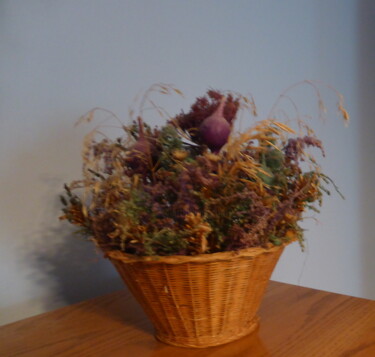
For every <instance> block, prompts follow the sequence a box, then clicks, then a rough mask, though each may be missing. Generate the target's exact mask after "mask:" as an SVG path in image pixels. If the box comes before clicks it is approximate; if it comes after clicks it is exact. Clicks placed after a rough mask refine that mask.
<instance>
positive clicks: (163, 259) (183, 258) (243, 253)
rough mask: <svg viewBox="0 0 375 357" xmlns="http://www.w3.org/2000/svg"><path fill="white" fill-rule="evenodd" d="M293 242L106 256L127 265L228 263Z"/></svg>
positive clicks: (113, 251)
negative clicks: (222, 249)
mask: <svg viewBox="0 0 375 357" xmlns="http://www.w3.org/2000/svg"><path fill="white" fill-rule="evenodd" d="M292 242H294V240H293V241H290V242H285V243H283V244H281V245H278V246H275V245H270V246H269V247H267V248H263V247H251V248H245V249H240V250H232V251H227V252H217V253H208V254H198V255H167V256H161V255H153V256H136V255H134V254H129V253H124V252H122V251H119V250H105V251H104V255H105V257H106V258H109V259H114V260H119V261H122V262H126V263H139V262H142V263H150V264H183V263H203V262H214V261H226V260H232V259H234V258H240V257H241V258H247V259H252V258H254V257H256V256H258V255H261V254H269V253H273V252H276V251H278V250H280V249H283V248H285V246H287V245H289V244H291V243H292Z"/></svg>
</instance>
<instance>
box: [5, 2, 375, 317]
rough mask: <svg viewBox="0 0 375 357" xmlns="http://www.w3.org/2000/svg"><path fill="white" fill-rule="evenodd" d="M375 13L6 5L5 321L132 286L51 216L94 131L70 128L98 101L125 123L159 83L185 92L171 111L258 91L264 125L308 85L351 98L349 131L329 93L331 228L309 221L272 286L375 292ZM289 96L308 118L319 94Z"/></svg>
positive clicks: (286, 5)
mask: <svg viewBox="0 0 375 357" xmlns="http://www.w3.org/2000/svg"><path fill="white" fill-rule="evenodd" d="M373 10H374V6H373V3H371V1H354V0H353V1H350V0H345V1H344V0H341V1H340V0H337V1H325V0H316V1H310V0H294V1H291V0H289V1H277V0H274V1H260V0H259V1H240V0H237V1H229V0H228V1H197V0H196V1H182V0H159V1H151V0H150V1H145V0H138V1H136V0H133V1H120V0H119V1H114V0H109V1H100V0H78V1H73V0H64V1H59V2H56V1H37V0H28V1H27V0H24V1H21V0H19V1H17V0H16V1H10V0H8V1H6V0H3V1H2V2H0V49H1V56H0V125H1V127H0V182H1V185H0V197H1V200H0V220H1V221H0V222H1V230H0V244H1V249H0V323H7V322H10V321H14V320H17V319H20V318H24V317H27V316H30V315H33V314H36V313H40V312H43V311H46V310H49V309H53V308H56V307H59V306H63V305H65V304H70V303H73V302H76V301H79V300H82V299H86V298H89V297H92V296H95V295H100V294H103V293H105V292H110V291H113V290H116V289H119V288H121V287H122V283H121V281H120V280H119V278H118V277H117V274H116V273H115V272H114V270H113V269H112V267H111V266H110V265H109V263H108V262H107V261H104V260H103V259H102V258H101V257H100V254H99V255H98V254H96V253H95V252H94V250H93V248H92V246H90V245H89V243H86V242H84V241H81V240H80V239H78V238H76V237H73V236H72V234H71V232H72V230H71V228H70V227H68V225H66V224H63V223H61V222H59V221H58V220H57V217H58V216H59V214H60V212H59V209H60V206H59V201H58V194H59V193H60V192H61V188H62V185H63V183H64V182H68V181H70V180H72V179H75V178H78V177H79V175H80V146H81V141H82V138H83V135H84V133H85V132H86V130H87V129H88V128H86V127H84V126H82V127H78V128H74V122H75V121H76V119H77V118H78V117H79V116H80V115H81V114H83V113H85V112H86V111H87V110H89V109H91V108H93V107H96V106H100V107H104V108H107V109H110V110H112V111H114V112H115V113H116V114H117V115H118V116H119V117H120V118H121V119H122V120H123V121H124V122H126V120H127V112H128V109H129V106H130V105H131V104H132V102H133V98H134V96H135V95H136V94H137V93H138V92H139V91H140V90H142V89H145V88H147V87H148V86H149V85H151V84H152V83H155V82H166V83H174V84H175V85H176V86H177V87H178V88H180V89H181V90H183V91H184V93H185V94H186V100H184V101H181V100H177V99H175V100H174V101H173V102H171V101H169V102H168V103H167V105H168V108H167V109H169V110H170V112H172V113H173V112H176V111H178V110H179V108H180V107H181V106H183V107H184V108H187V107H188V105H189V104H190V103H191V102H192V101H193V99H194V98H195V97H196V96H198V95H201V94H203V93H204V92H205V90H206V89H207V88H208V87H213V88H219V89H231V90H236V91H240V92H243V93H248V92H251V93H252V94H253V95H254V97H255V100H256V102H257V104H258V108H259V112H260V114H261V115H266V113H267V112H268V110H269V109H270V107H271V105H272V104H273V102H274V101H275V100H276V98H277V96H278V95H279V94H280V92H281V91H282V90H283V89H284V88H286V87H287V86H289V85H290V84H293V83H295V82H297V81H300V80H302V79H321V80H324V81H325V82H328V83H330V84H331V85H333V86H334V87H336V88H338V89H339V90H340V91H341V92H343V94H344V96H345V97H346V101H347V107H348V109H349V111H350V113H351V116H352V118H353V120H352V123H351V126H350V128H348V129H343V127H342V125H341V123H340V122H339V120H338V118H337V117H336V112H335V109H334V104H335V98H334V97H333V96H332V95H331V94H329V92H325V91H324V93H325V94H326V95H327V97H326V98H327V102H328V104H329V107H330V109H331V111H330V113H329V115H328V116H329V117H332V118H331V119H329V120H328V121H327V123H326V124H325V126H324V127H323V126H322V125H321V124H319V123H318V122H316V128H317V131H318V133H320V134H321V137H322V139H323V140H324V142H325V144H326V149H327V159H326V161H325V163H324V168H325V169H326V172H327V174H328V175H329V176H331V177H332V178H334V179H335V181H336V183H337V184H338V185H339V186H340V188H341V190H342V191H343V192H344V193H345V195H346V197H347V199H346V201H342V200H340V198H339V197H338V196H335V195H334V196H333V197H331V198H329V199H326V202H325V203H326V204H325V206H324V208H323V210H322V214H321V215H320V216H319V220H320V222H321V223H320V224H319V225H317V226H316V225H314V224H312V223H308V224H307V226H308V227H309V231H308V232H307V233H306V238H307V241H308V249H307V253H301V252H300V250H299V247H298V246H297V245H296V246H291V247H289V248H288V249H287V251H286V252H285V254H284V256H283V257H282V259H281V261H280V264H279V266H278V268H277V269H276V271H275V273H274V276H273V278H274V279H276V280H280V281H285V282H289V283H293V284H300V285H303V286H310V287H314V288H319V289H325V290H329V291H335V292H339V293H345V294H350V295H355V296H362V297H367V298H375V284H374V281H373V278H372V274H373V273H374V268H375V267H374V260H373V259H372V255H373V254H374V240H371V239H372V238H373V237H372V235H373V233H372V232H373V228H374V223H373V221H374V220H373V219H372V218H373V217H374V205H373V204H372V202H373V201H374V200H373V199H374V191H373V189H372V185H371V183H372V178H373V177H374V171H375V164H374V159H373V156H372V154H371V149H374V144H373V141H372V137H373V135H372V133H373V132H374V131H373V130H372V131H371V129H374V124H373V123H374V121H371V120H370V119H371V118H373V116H374V109H373V107H371V101H372V98H373V97H374V83H375V81H374V64H373V63H374V61H373V60H370V59H369V58H368V56H369V55H370V56H372V58H374V43H373V42H372V41H373V40H372V38H373V35H374V33H375V31H374V25H373V22H372V21H371V18H372V17H371V16H370V15H369V13H371V11H373ZM294 95H296V97H297V98H298V97H299V98H300V101H299V105H300V107H301V109H303V108H306V110H307V111H308V112H309V111H310V110H311V109H312V110H313V111H314V108H315V106H314V105H315V101H314V100H315V99H314V97H313V95H312V92H311V91H309V90H308V89H307V88H306V89H304V90H303V92H301V91H296V93H294ZM150 120H151V121H154V122H156V121H157V120H156V119H155V118H150Z"/></svg>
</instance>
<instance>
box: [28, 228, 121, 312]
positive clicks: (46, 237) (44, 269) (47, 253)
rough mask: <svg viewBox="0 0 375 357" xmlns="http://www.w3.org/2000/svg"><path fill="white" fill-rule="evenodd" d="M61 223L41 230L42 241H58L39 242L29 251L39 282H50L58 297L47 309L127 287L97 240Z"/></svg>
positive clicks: (49, 284)
mask: <svg viewBox="0 0 375 357" xmlns="http://www.w3.org/2000/svg"><path fill="white" fill-rule="evenodd" d="M61 226H64V224H61ZM61 226H60V227H58V226H51V227H49V228H47V229H46V230H45V231H44V232H43V233H41V235H42V239H41V241H42V242H50V241H55V244H53V245H44V244H43V245H42V244H41V243H39V244H38V245H33V248H32V249H30V250H29V252H28V255H29V258H30V260H31V262H32V263H31V264H32V269H33V270H34V271H36V272H37V276H38V277H39V278H35V277H33V279H34V281H35V283H36V284H38V285H39V284H40V285H44V284H46V285H47V286H50V287H52V290H53V291H52V296H53V297H54V298H53V300H46V301H45V308H46V309H47V310H50V309H53V308H55V307H56V304H59V305H60V304H61V303H64V304H73V303H76V302H79V301H82V300H85V299H88V298H92V297H95V296H99V295H102V294H106V293H110V292H113V291H115V290H120V289H123V288H124V284H123V282H122V280H121V279H120V278H119V277H118V275H117V272H116V271H115V270H114V268H113V266H112V265H111V263H110V262H109V261H107V260H105V259H104V258H103V257H102V253H101V252H99V251H96V250H95V247H94V245H93V243H92V242H87V241H85V240H84V239H82V238H81V237H76V236H75V234H74V233H73V232H72V231H71V229H67V228H66V227H63V228H62V227H61Z"/></svg>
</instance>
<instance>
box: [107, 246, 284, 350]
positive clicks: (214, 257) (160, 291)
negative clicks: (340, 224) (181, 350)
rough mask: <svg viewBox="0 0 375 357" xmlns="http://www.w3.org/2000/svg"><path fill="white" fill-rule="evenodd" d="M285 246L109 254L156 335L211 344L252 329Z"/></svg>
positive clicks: (190, 344)
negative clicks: (155, 254)
mask: <svg viewBox="0 0 375 357" xmlns="http://www.w3.org/2000/svg"><path fill="white" fill-rule="evenodd" d="M283 249H284V246H279V247H272V248H270V249H264V248H260V247H256V248H248V249H243V250H241V251H238V252H223V253H214V254H201V255H197V256H166V257H135V256H133V255H130V254H125V253H122V252H120V251H109V252H106V256H107V257H108V258H109V259H110V260H111V261H112V263H113V264H114V265H115V267H116V268H117V270H118V272H119V273H120V275H121V277H122V278H123V280H124V281H125V283H126V284H127V286H128V287H129V290H130V291H131V292H132V293H133V294H134V296H135V297H136V299H137V300H138V302H139V303H140V304H141V306H142V307H143V308H144V310H145V312H146V314H147V315H148V317H149V318H150V320H151V322H152V323H153V325H154V327H155V335H156V338H157V339H159V340H160V341H162V342H165V343H168V344H171V345H176V346H184V347H209V346H216V345H221V344H224V343H228V342H231V341H234V340H237V339H239V338H241V337H243V336H245V335H247V334H249V333H251V332H252V331H254V330H255V329H256V328H257V326H258V324H259V319H258V317H257V316H256V313H257V310H258V308H259V305H260V303H261V299H262V297H263V294H264V291H265V289H266V286H267V283H268V281H269V278H270V276H271V274H272V271H273V269H274V267H275V265H276V263H277V261H278V259H279V257H280V255H281V253H282V251H283Z"/></svg>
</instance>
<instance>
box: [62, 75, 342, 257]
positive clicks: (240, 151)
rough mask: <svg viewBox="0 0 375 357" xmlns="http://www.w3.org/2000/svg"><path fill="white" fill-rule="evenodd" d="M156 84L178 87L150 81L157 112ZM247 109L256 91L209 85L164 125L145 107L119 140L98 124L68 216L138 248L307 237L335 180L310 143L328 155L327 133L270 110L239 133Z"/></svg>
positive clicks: (70, 190)
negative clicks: (149, 117)
mask: <svg viewBox="0 0 375 357" xmlns="http://www.w3.org/2000/svg"><path fill="white" fill-rule="evenodd" d="M304 83H307V84H309V85H311V86H312V87H313V88H314V89H316V84H315V83H314V82H309V81H305V82H304ZM154 92H159V93H165V94H170V93H177V94H181V92H180V91H179V90H177V89H176V88H174V87H173V86H169V85H155V86H153V87H151V89H150V90H149V91H148V92H147V94H146V95H145V97H144V99H143V105H144V104H145V103H148V104H152V105H153V106H154V107H155V109H157V110H158V111H159V112H161V109H160V108H159V107H157V106H156V105H155V104H154V103H153V101H151V99H149V95H150V93H154ZM317 93H318V99H319V104H320V105H322V101H321V99H320V95H319V92H317ZM338 98H339V104H338V109H339V111H340V112H341V114H342V115H343V117H344V119H345V120H348V119H349V117H348V114H347V112H346V110H345V109H344V108H343V105H342V97H341V95H340V94H338ZM243 109H245V111H244V112H246V113H250V114H253V115H256V108H255V105H254V101H253V99H252V98H251V97H250V98H249V97H245V96H243V95H240V94H237V93H233V92H222V91H219V90H209V91H208V92H207V93H206V95H205V96H202V97H199V98H197V99H196V101H195V103H194V104H193V105H192V106H191V108H190V110H189V111H188V112H186V113H185V112H181V113H180V114H178V115H176V116H174V117H170V118H168V120H167V122H166V124H165V125H164V126H162V127H160V128H151V127H150V126H148V125H147V124H146V123H145V122H144V119H143V117H142V115H139V116H138V117H137V118H136V120H133V122H132V124H131V125H128V126H123V125H122V133H121V136H120V137H118V138H116V139H115V140H111V139H110V138H108V137H104V138H103V139H102V140H98V139H97V137H98V135H97V134H100V130H99V129H95V130H93V131H92V132H91V133H89V134H88V135H87V137H86V139H85V144H84V149H83V160H84V163H83V175H84V177H83V179H81V180H79V181H74V182H72V183H71V184H70V185H65V189H66V193H65V195H64V196H62V197H61V200H62V202H63V204H64V208H63V211H64V215H63V216H62V218H63V219H67V220H68V221H69V222H71V223H72V224H74V225H77V226H79V227H80V232H81V233H83V234H84V235H86V236H88V237H91V238H92V239H93V240H94V241H95V243H96V244H97V245H98V246H100V247H101V248H102V249H103V250H104V251H108V250H110V251H113V250H118V251H122V252H125V253H130V254H134V255H137V256H154V255H157V256H166V255H197V254H202V253H215V252H223V251H235V250H239V249H243V248H248V247H257V246H261V247H270V246H273V245H275V246H277V245H281V244H283V243H286V242H290V241H293V240H299V241H300V242H301V244H303V230H302V228H301V227H300V221H301V220H302V219H303V213H304V212H305V211H306V210H308V209H312V210H315V211H316V210H317V209H318V207H319V205H320V204H321V202H322V196H323V193H329V191H328V190H327V187H326V186H327V185H330V184H333V182H332V181H331V180H330V179H329V178H328V177H327V176H326V175H325V174H324V173H322V172H321V169H320V166H319V165H318V163H317V162H316V161H315V159H314V158H313V157H312V156H311V155H310V154H309V153H308V149H309V148H318V149H319V150H320V151H321V153H322V154H323V156H324V150H323V146H322V143H321V141H320V140H319V139H317V138H316V137H315V135H314V133H313V131H312V130H311V129H310V128H309V127H308V126H307V125H306V124H304V123H303V122H302V121H301V120H298V130H297V132H295V131H294V130H292V129H291V127H290V126H287V125H286V124H284V123H282V122H280V121H278V120H277V119H276V118H274V117H270V118H267V119H266V120H262V121H258V122H255V124H254V125H253V126H252V127H251V128H250V129H248V130H246V131H245V132H243V133H239V134H236V133H235V131H234V129H233V127H234V125H233V124H234V122H235V119H236V117H237V116H238V112H239V111H241V110H243ZM321 109H322V110H323V108H321ZM94 112H95V110H93V111H90V112H89V113H88V115H87V116H85V117H84V118H83V119H84V120H88V121H90V120H91V119H92V117H93V115H94ZM333 186H334V187H335V188H336V186H335V185H334V184H333ZM79 189H81V192H80V193H79V194H78V193H76V192H78V191H79Z"/></svg>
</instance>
